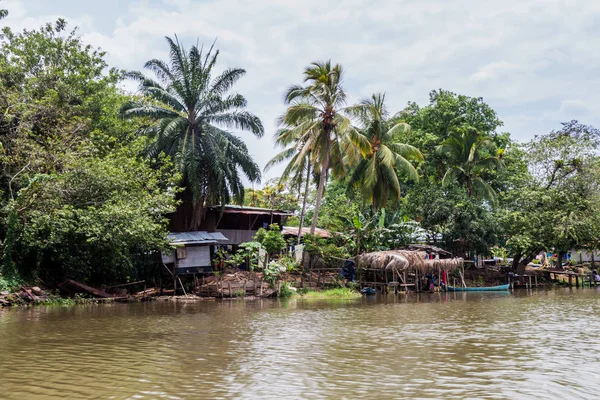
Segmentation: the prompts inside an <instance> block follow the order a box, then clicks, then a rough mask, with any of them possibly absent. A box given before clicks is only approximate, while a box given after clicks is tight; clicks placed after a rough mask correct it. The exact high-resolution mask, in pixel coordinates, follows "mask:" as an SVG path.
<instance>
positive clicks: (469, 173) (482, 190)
mask: <svg viewBox="0 0 600 400" xmlns="http://www.w3.org/2000/svg"><path fill="white" fill-rule="evenodd" d="M436 151H437V152H438V153H439V154H441V155H443V156H445V157H446V162H447V164H448V166H449V167H448V170H447V171H446V173H445V175H444V178H443V179H442V184H443V185H448V184H450V183H451V182H458V183H459V184H461V185H463V186H464V187H465V189H466V190H467V193H468V195H469V197H471V196H473V195H477V196H480V197H482V198H484V199H486V200H488V201H489V202H490V203H492V204H495V203H496V193H495V192H494V189H493V188H492V187H491V186H490V185H489V184H488V183H487V182H486V181H485V176H486V174H488V173H490V172H492V171H493V170H494V169H495V168H496V167H498V166H499V165H500V162H501V161H500V157H499V156H497V155H495V154H496V151H495V148H494V144H493V142H492V139H491V138H490V137H489V136H483V135H480V134H479V133H478V132H477V131H476V130H475V129H473V128H470V127H466V128H459V129H456V130H455V131H453V132H452V133H451V134H450V136H449V137H448V138H447V139H446V140H444V141H443V142H442V143H441V144H440V145H439V146H438V147H437V150H436ZM491 154H494V155H491Z"/></svg>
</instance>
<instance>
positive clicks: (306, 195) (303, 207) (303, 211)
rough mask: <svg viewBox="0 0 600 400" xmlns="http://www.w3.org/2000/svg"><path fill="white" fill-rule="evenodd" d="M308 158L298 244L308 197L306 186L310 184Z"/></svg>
mask: <svg viewBox="0 0 600 400" xmlns="http://www.w3.org/2000/svg"><path fill="white" fill-rule="evenodd" d="M310 167H311V165H310V160H309V161H308V165H307V167H306V183H305V184H304V200H302V212H301V213H300V228H298V244H300V240H301V236H302V225H304V213H305V212H306V199H307V197H308V188H309V186H310Z"/></svg>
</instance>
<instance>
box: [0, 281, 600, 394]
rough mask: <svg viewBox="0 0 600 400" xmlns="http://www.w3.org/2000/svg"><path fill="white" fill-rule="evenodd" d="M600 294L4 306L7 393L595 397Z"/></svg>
mask: <svg viewBox="0 0 600 400" xmlns="http://www.w3.org/2000/svg"><path fill="white" fill-rule="evenodd" d="M599 294H600V293H599V292H598V291H597V290H587V289H586V290H561V291H543V290H533V291H520V292H514V293H502V292H494V293H492V292H489V293H467V292H458V293H432V294H430V293H426V294H418V295H414V294H413V295H407V296H404V295H400V296H392V295H390V296H383V297H371V298H363V299H358V300H342V301H326V300H311V301H307V300H297V299H292V300H289V301H276V300H274V301H271V300H259V301H246V302H244V301H223V302H201V303H171V302H160V303H159V302H156V303H142V304H129V305H125V304H111V305H101V306H85V307H83V306H78V307H70V308H64V307H36V308H30V309H21V310H16V309H15V310H0V348H1V349H2V351H1V352H0V377H1V379H0V393H1V395H0V397H2V398H6V399H22V398H27V399H32V398H39V399H52V398H57V399H58V398H82V399H83V398H85V399H87V398H98V399H108V398H116V399H129V398H131V399H133V398H137V399H144V398H148V399H150V398H171V399H178V398H194V399H198V398H276V397H285V398H357V397H367V396H369V397H385V398H389V397H392V398H415V397H421V398H441V397H443V398H465V397H471V398H507V399H508V398H540V397H544V398H571V397H584V398H589V397H593V396H596V392H597V388H596V387H595V385H593V384H591V383H592V382H596V381H597V379H596V377H595V375H597V365H598V362H599V361H600V344H599V342H598V340H596V337H597V332H598V331H597V326H598V323H599V322H600V300H599V299H600V297H599V296H598V295H599Z"/></svg>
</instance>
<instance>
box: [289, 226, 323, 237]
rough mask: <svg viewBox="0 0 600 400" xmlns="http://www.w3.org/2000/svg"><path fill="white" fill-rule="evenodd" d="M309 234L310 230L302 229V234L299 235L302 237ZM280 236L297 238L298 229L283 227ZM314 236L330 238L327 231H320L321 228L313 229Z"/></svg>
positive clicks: (295, 227)
mask: <svg viewBox="0 0 600 400" xmlns="http://www.w3.org/2000/svg"><path fill="white" fill-rule="evenodd" d="M309 233H310V228H307V227H303V228H302V232H301V233H300V235H301V236H304V235H307V234H309ZM281 234H282V235H291V236H298V227H297V226H284V227H283V228H282V229H281ZM315 235H317V236H320V237H322V238H329V237H331V233H329V231H328V230H327V229H322V228H315Z"/></svg>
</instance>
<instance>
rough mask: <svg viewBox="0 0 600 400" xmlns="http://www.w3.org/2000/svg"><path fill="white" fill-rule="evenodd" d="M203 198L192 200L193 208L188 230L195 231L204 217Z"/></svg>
mask: <svg viewBox="0 0 600 400" xmlns="http://www.w3.org/2000/svg"><path fill="white" fill-rule="evenodd" d="M204 211H205V209H204V199H198V200H196V201H194V210H193V212H192V220H191V221H190V225H189V230H190V231H197V230H198V229H200V224H201V223H202V220H203V219H204Z"/></svg>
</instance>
